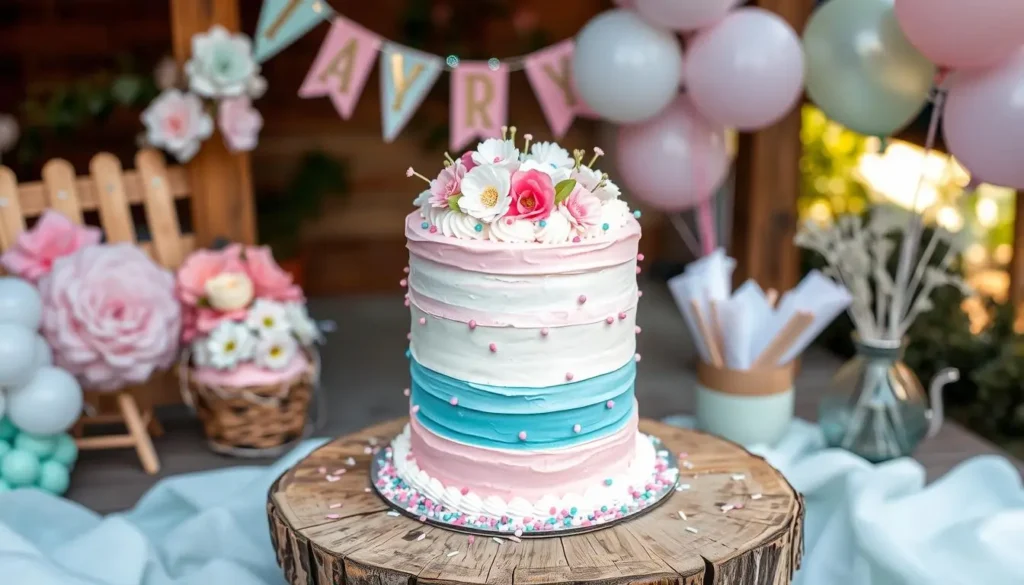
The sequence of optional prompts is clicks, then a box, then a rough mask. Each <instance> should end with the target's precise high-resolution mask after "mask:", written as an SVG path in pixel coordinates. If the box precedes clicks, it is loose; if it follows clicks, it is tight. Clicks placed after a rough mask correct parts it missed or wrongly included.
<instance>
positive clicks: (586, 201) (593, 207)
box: [563, 183, 601, 228]
mask: <svg viewBox="0 0 1024 585" xmlns="http://www.w3.org/2000/svg"><path fill="white" fill-rule="evenodd" d="M563 205H564V207H565V210H566V211H567V212H568V213H569V217H570V219H571V220H572V223H574V224H575V225H576V226H577V227H582V228H589V227H593V226H596V225H597V224H598V223H600V222H601V200H600V199H598V198H597V195H594V194H593V193H591V192H590V191H588V190H586V189H585V188H584V187H583V186H582V185H580V184H578V183H577V184H576V188H575V189H573V190H572V193H570V194H569V197H568V198H566V200H565V202H564V203H563Z"/></svg>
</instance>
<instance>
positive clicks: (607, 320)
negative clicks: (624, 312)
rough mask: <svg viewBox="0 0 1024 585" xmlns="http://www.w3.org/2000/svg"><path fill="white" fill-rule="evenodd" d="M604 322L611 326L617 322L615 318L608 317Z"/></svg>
mask: <svg viewBox="0 0 1024 585" xmlns="http://www.w3.org/2000/svg"><path fill="white" fill-rule="evenodd" d="M604 322H605V323H607V324H609V325H611V324H612V323H614V322H615V317H608V318H606V319H605V320H604Z"/></svg>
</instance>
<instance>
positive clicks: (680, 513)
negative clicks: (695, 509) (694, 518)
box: [678, 510, 689, 520]
mask: <svg viewBox="0 0 1024 585" xmlns="http://www.w3.org/2000/svg"><path fill="white" fill-rule="evenodd" d="M678 514H679V518H681V519H682V520H689V518H687V517H686V512H683V511H682V510H679V512H678Z"/></svg>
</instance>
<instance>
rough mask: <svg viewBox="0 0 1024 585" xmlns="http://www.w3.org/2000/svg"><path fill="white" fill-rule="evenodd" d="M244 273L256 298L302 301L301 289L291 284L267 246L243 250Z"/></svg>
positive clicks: (289, 277)
mask: <svg viewBox="0 0 1024 585" xmlns="http://www.w3.org/2000/svg"><path fill="white" fill-rule="evenodd" d="M245 272H246V274H248V275H249V278H251V279H252V284H253V288H254V290H255V291H256V297H257V298H260V299H269V300H272V301H280V302H288V301H302V300H304V299H305V297H304V296H303V294H302V289H301V288H299V286H298V285H297V284H295V283H293V282H292V275H291V274H288V273H287V272H285V271H284V270H282V269H281V267H280V266H279V265H278V264H277V262H275V261H274V255H273V254H272V253H271V252H270V248H269V247H267V246H261V247H256V246H249V247H247V248H246V249H245Z"/></svg>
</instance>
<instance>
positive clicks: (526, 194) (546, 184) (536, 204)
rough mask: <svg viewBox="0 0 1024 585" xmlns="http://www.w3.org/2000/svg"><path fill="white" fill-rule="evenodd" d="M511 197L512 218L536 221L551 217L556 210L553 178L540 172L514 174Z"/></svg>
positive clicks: (509, 213)
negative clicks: (552, 211) (553, 210)
mask: <svg viewBox="0 0 1024 585" xmlns="http://www.w3.org/2000/svg"><path fill="white" fill-rule="evenodd" d="M511 195H512V206H511V207H509V210H508V215H509V216H510V217H518V218H519V219H525V220H530V221H534V220H539V219H544V218H546V217H547V216H549V215H551V210H552V209H554V208H555V186H554V185H552V184H551V177H550V176H548V175H547V174H545V173H542V172H540V171H538V170H529V171H516V172H515V173H513V174H512V191H511Z"/></svg>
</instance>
